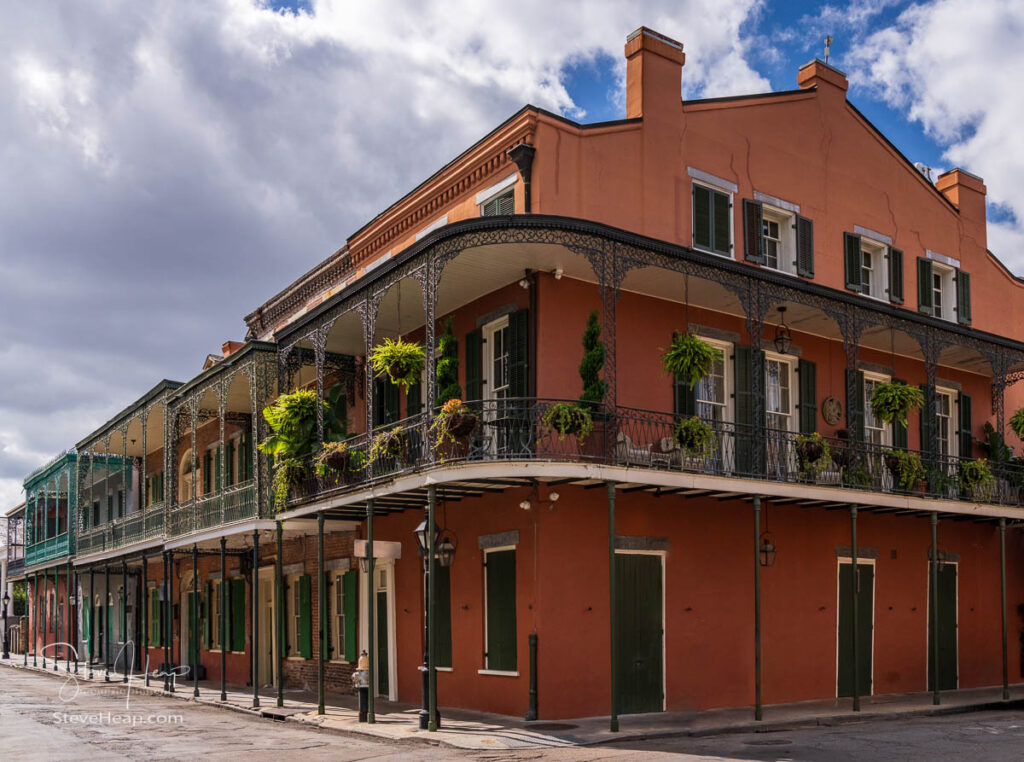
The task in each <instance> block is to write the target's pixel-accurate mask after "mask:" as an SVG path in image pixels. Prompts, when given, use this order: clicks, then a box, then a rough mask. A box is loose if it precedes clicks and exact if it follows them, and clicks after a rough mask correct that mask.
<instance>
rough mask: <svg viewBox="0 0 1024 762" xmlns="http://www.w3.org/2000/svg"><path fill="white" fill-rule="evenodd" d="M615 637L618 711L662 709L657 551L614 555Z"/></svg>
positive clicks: (659, 577)
mask: <svg viewBox="0 0 1024 762" xmlns="http://www.w3.org/2000/svg"><path fill="white" fill-rule="evenodd" d="M615 637H616V644H617V646H618V651H617V660H616V661H617V663H616V665H615V675H616V681H617V685H618V693H619V701H618V710H619V713H621V714H635V713H637V712H660V711H662V710H663V709H664V694H663V693H662V686H663V663H662V661H663V658H662V641H663V638H664V623H663V621H662V575H661V556H649V555H641V554H637V553H617V554H616V555H615Z"/></svg>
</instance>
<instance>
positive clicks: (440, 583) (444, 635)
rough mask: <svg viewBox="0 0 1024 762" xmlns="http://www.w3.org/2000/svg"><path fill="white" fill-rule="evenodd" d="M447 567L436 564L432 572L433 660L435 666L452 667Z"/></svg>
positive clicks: (449, 582)
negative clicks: (434, 583) (434, 596)
mask: <svg viewBox="0 0 1024 762" xmlns="http://www.w3.org/2000/svg"><path fill="white" fill-rule="evenodd" d="M450 571H451V570H450V569H449V568H448V567H447V566H441V565H440V564H438V565H437V566H436V568H435V570H434V573H435V574H437V588H436V589H437V601H436V605H435V606H434V623H435V628H436V634H435V636H434V637H435V640H434V658H435V660H436V663H437V666H439V667H451V666H452V595H451V592H452V591H451V574H450Z"/></svg>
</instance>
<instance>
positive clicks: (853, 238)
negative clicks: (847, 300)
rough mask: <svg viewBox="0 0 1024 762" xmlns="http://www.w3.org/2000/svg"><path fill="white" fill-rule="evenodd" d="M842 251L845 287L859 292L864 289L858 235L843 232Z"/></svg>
mask: <svg viewBox="0 0 1024 762" xmlns="http://www.w3.org/2000/svg"><path fill="white" fill-rule="evenodd" d="M843 252H844V253H845V265H846V266H845V268H844V270H845V272H846V287H847V288H848V289H849V290H850V291H856V292H857V293H861V292H862V291H863V290H864V276H863V273H862V272H861V267H862V261H861V260H862V257H861V249H860V236H859V235H854V234H853V233H843Z"/></svg>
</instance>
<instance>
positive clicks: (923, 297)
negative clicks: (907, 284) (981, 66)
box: [917, 257, 935, 315]
mask: <svg viewBox="0 0 1024 762" xmlns="http://www.w3.org/2000/svg"><path fill="white" fill-rule="evenodd" d="M932 289H933V285H932V261H931V260H930V259H925V258H924V257H918V258H917V311H918V312H923V313H924V314H925V315H932V314H934V313H935V292H934V291H933V290H932Z"/></svg>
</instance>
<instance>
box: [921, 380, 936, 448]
mask: <svg viewBox="0 0 1024 762" xmlns="http://www.w3.org/2000/svg"><path fill="white" fill-rule="evenodd" d="M928 390H929V387H928V385H927V384H921V393H922V394H923V395H924V406H923V407H922V408H921V448H920V449H921V452H923V453H927V454H929V455H931V454H933V453H934V452H935V448H934V447H933V446H932V444H933V443H932V436H933V432H934V431H935V421H934V420H933V419H932V418H931V417H930V416H929V415H928ZM931 391H932V396H933V397H934V392H935V388H934V387H932V388H931Z"/></svg>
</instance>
